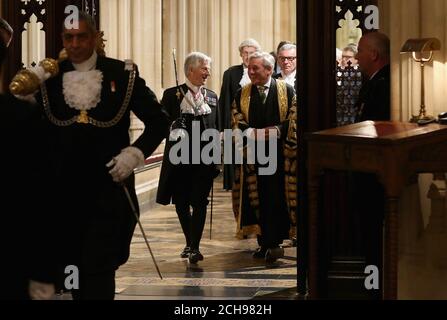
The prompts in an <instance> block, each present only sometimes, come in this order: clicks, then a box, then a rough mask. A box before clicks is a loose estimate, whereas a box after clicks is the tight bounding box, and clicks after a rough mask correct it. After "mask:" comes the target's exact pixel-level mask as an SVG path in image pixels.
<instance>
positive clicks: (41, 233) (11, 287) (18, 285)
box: [0, 18, 55, 300]
mask: <svg viewBox="0 0 447 320" xmlns="http://www.w3.org/2000/svg"><path fill="white" fill-rule="evenodd" d="M12 34H13V32H12V29H11V27H10V26H9V24H8V23H7V22H6V21H5V20H3V19H1V18H0V67H1V65H2V64H3V62H4V59H5V57H6V54H7V48H8V45H9V43H10V42H11V40H12ZM0 74H1V70H0ZM0 106H1V108H0V137H1V146H2V149H3V150H4V154H3V156H2V157H1V158H0V167H1V168H3V174H2V184H3V186H4V187H3V188H2V192H1V193H0V203H1V204H2V208H3V209H2V212H1V216H0V219H1V223H0V252H1V255H2V262H1V263H0V274H1V275H2V286H1V290H0V300H28V299H30V298H31V299H35V300H43V299H51V298H52V296H53V294H54V291H55V289H54V285H53V284H52V283H53V282H54V281H55V268H53V266H54V264H53V261H52V255H53V254H54V251H53V250H52V249H53V248H52V242H53V239H51V232H52V228H51V226H52V223H53V217H51V215H50V214H49V213H48V212H47V211H45V210H44V209H43V208H44V205H45V201H46V198H45V191H46V187H45V185H44V183H45V179H44V172H45V170H44V163H45V162H44V160H43V158H42V156H41V151H42V148H41V147H42V146H43V145H42V140H41V136H40V127H39V123H40V121H39V120H40V119H39V113H38V108H36V106H35V105H32V104H29V103H26V102H23V101H20V100H18V99H16V98H15V97H14V96H12V95H11V94H9V93H8V94H0Z"/></svg>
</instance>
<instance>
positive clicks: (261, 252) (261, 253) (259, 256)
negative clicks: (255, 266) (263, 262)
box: [253, 247, 267, 259]
mask: <svg viewBox="0 0 447 320" xmlns="http://www.w3.org/2000/svg"><path fill="white" fill-rule="evenodd" d="M266 253H267V249H266V248H262V247H261V248H258V249H256V251H255V252H254V253H253V258H255V259H264V258H265V254H266Z"/></svg>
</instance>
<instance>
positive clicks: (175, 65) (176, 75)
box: [172, 48, 181, 100]
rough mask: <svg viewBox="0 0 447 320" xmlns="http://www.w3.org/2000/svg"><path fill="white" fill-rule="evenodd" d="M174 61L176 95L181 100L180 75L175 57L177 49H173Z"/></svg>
mask: <svg viewBox="0 0 447 320" xmlns="http://www.w3.org/2000/svg"><path fill="white" fill-rule="evenodd" d="M172 59H173V60H174V72H175V84H176V85H177V93H176V94H175V95H176V96H177V99H178V100H180V95H181V94H180V90H179V88H180V87H179V85H178V73H177V59H176V57H175V48H174V49H172Z"/></svg>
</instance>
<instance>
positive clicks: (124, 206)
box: [36, 12, 168, 300]
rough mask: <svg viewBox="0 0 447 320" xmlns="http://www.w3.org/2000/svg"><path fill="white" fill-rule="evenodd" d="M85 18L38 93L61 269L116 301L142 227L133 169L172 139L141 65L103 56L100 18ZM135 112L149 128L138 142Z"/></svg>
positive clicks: (87, 295) (81, 289)
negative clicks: (120, 273)
mask: <svg viewBox="0 0 447 320" xmlns="http://www.w3.org/2000/svg"><path fill="white" fill-rule="evenodd" d="M77 20H78V21H77V22H78V23H79V25H78V26H75V27H74V28H71V29H67V28H65V26H64V29H63V33H62V39H63V45H64V48H65V49H66V52H67V56H68V59H66V60H63V61H61V62H59V70H60V72H59V74H57V75H56V76H54V77H52V78H49V79H47V80H46V81H44V82H43V83H42V86H41V90H40V92H39V93H38V94H37V95H36V98H37V101H38V102H39V104H40V105H41V106H42V108H43V110H42V111H43V114H44V119H45V120H44V121H45V125H46V128H47V130H48V141H49V144H50V147H49V156H48V159H50V161H51V163H50V165H51V175H49V176H48V177H47V180H48V181H50V183H51V185H52V187H51V188H50V190H48V193H49V194H51V196H52V203H51V206H52V207H53V208H55V210H57V212H58V223H59V227H58V229H57V230H56V234H55V240H56V241H60V242H61V243H62V244H63V245H62V246H63V247H62V248H61V250H60V252H59V253H58V258H59V263H58V266H59V268H60V273H61V274H63V273H66V268H67V267H70V266H72V267H71V268H70V270H76V269H74V268H73V267H77V269H78V270H79V286H77V285H71V286H70V288H69V289H72V295H73V298H74V299H76V300H111V299H114V295H115V272H116V270H117V269H118V268H119V266H120V265H122V264H124V263H125V262H126V261H127V259H128V257H129V249H130V242H131V239H132V235H133V232H134V228H135V225H136V221H135V217H134V214H133V212H132V206H131V204H130V202H129V199H128V198H127V196H126V190H125V188H124V187H126V188H127V189H128V191H129V194H130V198H131V201H133V203H134V205H135V207H137V208H138V205H137V196H136V193H135V185H134V173H133V170H134V169H135V168H137V167H140V166H143V165H144V160H145V158H147V157H148V156H149V155H150V154H151V153H152V152H153V151H154V150H155V149H156V148H157V146H158V145H159V144H160V142H161V141H162V140H163V138H164V137H165V136H166V133H167V130H168V121H167V117H166V115H165V113H164V112H163V110H162V106H161V104H160V103H159V102H158V101H157V98H156V96H155V94H154V93H153V92H152V91H151V90H150V89H149V88H148V87H147V86H146V84H145V81H144V80H143V79H142V78H140V77H139V73H138V70H137V68H136V66H135V65H134V64H133V62H131V61H126V63H124V62H121V61H118V60H114V59H110V58H106V57H104V56H99V55H98V54H97V53H96V51H95V49H96V46H97V34H98V32H97V29H96V25H95V21H94V19H93V18H92V17H91V16H89V15H88V14H86V13H83V12H80V14H79V19H77ZM43 80H45V79H43ZM131 111H132V112H133V113H134V114H135V115H136V116H137V117H138V118H139V119H140V120H141V121H142V122H143V123H144V125H145V129H144V131H143V133H142V134H141V136H140V137H139V138H138V139H137V140H136V141H135V142H134V143H133V144H132V145H131V144H130V138H129V127H130V112H131ZM74 283H75V281H74ZM65 287H66V286H65Z"/></svg>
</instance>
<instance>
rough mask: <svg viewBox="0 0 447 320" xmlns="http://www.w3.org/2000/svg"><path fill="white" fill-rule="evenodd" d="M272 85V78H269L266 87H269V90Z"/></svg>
mask: <svg viewBox="0 0 447 320" xmlns="http://www.w3.org/2000/svg"><path fill="white" fill-rule="evenodd" d="M271 84H272V77H269V80H268V81H267V82H266V83H265V84H264V87H267V90H268V89H270V85H271Z"/></svg>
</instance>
